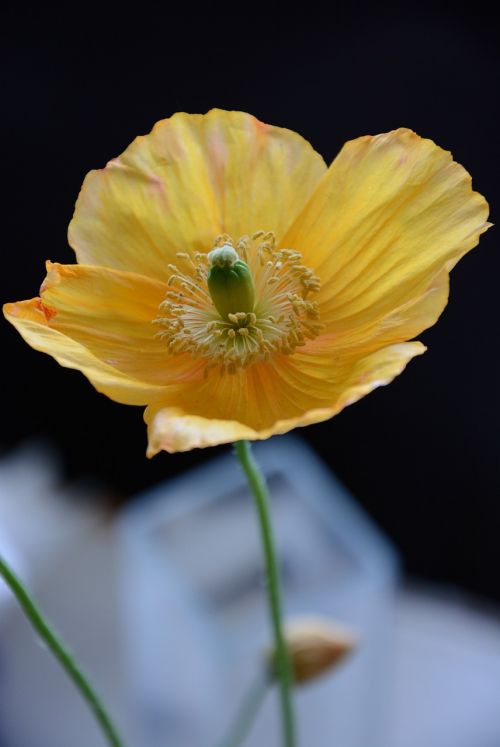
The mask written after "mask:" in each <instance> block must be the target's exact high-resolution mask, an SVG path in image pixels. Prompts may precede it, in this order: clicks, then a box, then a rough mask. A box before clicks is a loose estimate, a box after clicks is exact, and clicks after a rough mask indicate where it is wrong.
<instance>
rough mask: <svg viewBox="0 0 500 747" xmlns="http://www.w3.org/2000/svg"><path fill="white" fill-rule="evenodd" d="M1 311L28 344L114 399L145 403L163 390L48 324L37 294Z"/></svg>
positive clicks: (134, 403)
mask: <svg viewBox="0 0 500 747" xmlns="http://www.w3.org/2000/svg"><path fill="white" fill-rule="evenodd" d="M3 311H4V314H5V318H6V319H7V320H8V321H9V322H11V323H12V324H13V325H14V327H16V329H17V330H18V332H19V333H20V334H21V335H22V337H23V338H24V340H26V342H27V343H28V344H29V345H31V347H33V348H35V350H40V351H41V352H42V353H48V354H49V355H51V356H52V357H53V358H55V359H56V361H57V362H58V363H59V364H60V365H61V366H66V367H67V368H76V369H78V370H79V371H81V372H82V373H83V374H84V375H85V376H86V377H87V378H88V379H89V380H90V382H91V383H92V384H93V385H94V386H95V388H96V389H97V390H98V391H99V392H102V393H103V394H105V395H106V396H108V397H110V398H111V399H113V400H115V401H116V402H121V403H122V404H126V405H145V404H147V403H148V402H151V400H152V399H154V398H155V397H158V396H159V395H160V394H162V393H163V394H164V393H165V391H166V389H165V387H162V386H154V385H151V384H147V383H146V382H143V381H138V380H137V379H133V378H131V377H130V376H126V375H125V374H123V373H121V372H120V371H117V370H116V369H114V368H112V367H111V366H109V365H107V364H106V363H103V361H101V360H99V359H98V358H96V357H95V356H94V355H92V353H91V352H90V351H89V350H88V349H87V348H85V347H84V346H83V345H81V344H79V343H78V342H76V341H75V340H72V339H71V338H70V337H67V336H66V335H64V334H62V333H61V332H59V331H58V330H57V329H53V328H52V327H50V326H49V318H48V314H47V310H46V309H44V307H43V305H42V304H41V302H40V299H39V298H33V299H31V300H30V301H20V302H19V303H8V304H5V306H4V308H3Z"/></svg>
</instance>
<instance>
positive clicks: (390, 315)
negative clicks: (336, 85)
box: [283, 129, 489, 345]
mask: <svg viewBox="0 0 500 747" xmlns="http://www.w3.org/2000/svg"><path fill="white" fill-rule="evenodd" d="M487 215H488V205H487V203H486V201H485V200H484V198H483V197H482V196H481V195H479V194H478V193H476V192H473V191H472V188H471V180H470V176H469V174H468V173H467V172H466V171H465V169H464V168H462V166H460V165H459V164H457V163H455V162H454V161H453V160H452V157H451V154H450V153H448V152H446V151H444V150H442V149H441V148H439V147H438V146H436V145H435V144H434V143H433V142H432V141H431V140H426V139H422V138H420V137H419V136H418V135H416V134H415V133H414V132H412V131H411V130H406V129H399V130H395V131H393V132H389V133H386V134H383V135H377V136H375V137H371V136H367V137H361V138H358V139H357V140H353V141H351V142H349V143H347V144H346V145H345V146H344V148H343V149H342V151H341V152H340V154H339V155H338V157H337V158H336V159H335V161H334V162H333V164H332V165H331V167H330V169H329V170H328V173H327V174H326V175H325V177H324V178H323V180H322V181H321V183H320V185H319V186H318V188H317V190H316V192H315V193H314V194H313V196H312V197H311V199H310V201H309V202H308V204H307V205H306V206H305V207H304V209H303V211H302V213H301V215H300V216H299V217H298V219H297V220H296V222H295V223H294V225H293V226H292V227H291V228H290V230H289V231H288V232H287V234H286V236H285V237H284V239H283V243H285V244H286V245H287V246H291V247H293V248H295V249H298V250H299V251H302V252H303V254H304V259H305V261H306V264H309V265H312V266H313V267H314V268H315V270H316V272H317V273H318V275H319V276H320V277H321V281H322V290H321V293H320V296H319V298H318V301H319V304H320V309H321V319H322V321H323V322H324V323H326V325H327V329H328V331H330V332H335V333H337V334H338V335H340V336H343V335H346V334H347V332H348V331H349V330H351V331H353V333H354V335H356V333H359V332H360V331H361V330H363V329H364V330H365V331H364V334H365V336H366V335H369V330H370V329H371V330H372V331H374V332H375V333H376V334H378V333H380V332H382V333H384V332H385V331H386V330H387V328H390V329H391V330H392V340H393V341H397V340H399V341H402V340H406V339H409V338H410V337H413V336H415V335H417V334H419V333H420V332H421V331H422V330H423V329H425V328H426V327H428V326H430V325H432V324H433V323H434V322H435V321H436V319H437V318H438V316H439V314H440V313H441V311H442V309H443V307H444V306H445V305H446V296H447V283H448V273H449V271H450V270H451V269H452V267H453V266H454V264H455V263H456V262H457V261H458V260H459V259H460V257H461V256H462V255H463V254H465V253H466V252H467V251H469V250H470V249H472V248H473V247H474V246H476V244H477V243H478V240H479V235H480V234H481V233H482V232H483V231H485V230H486V229H487V228H488V225H489V224H488V223H486V219H487ZM424 297H425V300H422V299H424ZM396 328H397V331H396ZM379 344H380V341H379V342H378V343H377V345H379Z"/></svg>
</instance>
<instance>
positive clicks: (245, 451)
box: [235, 441, 295, 747]
mask: <svg viewBox="0 0 500 747" xmlns="http://www.w3.org/2000/svg"><path fill="white" fill-rule="evenodd" d="M235 451H236V455H237V456H238V459H239V460H240V462H241V466H242V467H243V471H244V472H245V475H246V477H247V480H248V484H249V486H250V488H251V491H252V493H253V496H254V499H255V506H256V509H257V515H258V519H259V525H260V532H261V538H262V547H263V550H264V558H265V564H266V578H267V594H268V603H269V611H270V614H271V622H272V628H273V633H274V648H275V656H276V676H277V678H278V683H279V688H280V697H281V715H282V722H283V745H284V747H295V725H294V716H293V707H292V686H293V681H292V669H291V665H290V658H289V655H288V650H287V646H286V644H285V638H284V635H283V623H282V612H281V591H280V580H279V573H278V564H277V561H276V549H275V542H274V538H273V532H272V528H271V519H270V511H269V492H268V490H267V486H266V481H265V479H264V476H263V474H262V472H261V471H260V469H259V467H258V465H257V463H256V461H255V460H254V458H253V455H252V451H251V447H250V444H249V443H248V441H236V443H235Z"/></svg>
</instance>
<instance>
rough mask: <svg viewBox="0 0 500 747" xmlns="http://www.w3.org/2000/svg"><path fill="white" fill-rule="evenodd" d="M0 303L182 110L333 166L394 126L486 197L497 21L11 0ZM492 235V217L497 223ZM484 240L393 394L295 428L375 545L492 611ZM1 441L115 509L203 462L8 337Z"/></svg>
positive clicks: (491, 306) (376, 12) (494, 406)
mask: <svg viewBox="0 0 500 747" xmlns="http://www.w3.org/2000/svg"><path fill="white" fill-rule="evenodd" d="M2 28H3V31H2V35H3V39H2V56H3V60H2V63H1V75H2V84H1V91H0V96H1V100H2V102H3V103H4V107H3V110H4V111H3V114H2V120H1V121H2V125H3V134H2V178H1V183H2V188H3V191H4V194H3V201H2V205H3V207H4V210H3V211H2V214H3V215H2V230H1V232H0V236H1V241H2V258H3V261H2V278H1V279H2V288H1V296H2V300H5V301H7V300H9V301H11V300H19V299H22V298H29V297H32V296H34V295H36V294H37V292H38V287H39V284H40V282H41V280H42V279H43V276H44V268H43V262H44V260H45V259H46V258H50V259H53V260H56V261H61V262H72V261H73V257H72V252H71V250H70V249H69V247H68V245H67V241H66V228H67V224H68V222H69V220H70V217H71V214H72V210H73V205H74V201H75V199H76V196H77V194H78V191H79V188H80V184H81V182H82V179H83V177H84V175H85V174H86V172H87V171H88V170H89V169H91V168H95V167H100V166H103V165H104V164H105V163H106V161H107V160H109V159H110V158H111V157H113V156H115V155H118V154H119V153H120V152H121V151H122V150H123V149H124V148H125V147H126V146H127V145H128V143H129V142H130V141H131V140H132V139H133V138H134V137H135V136H136V135H137V134H141V133H146V132H148V131H149V130H150V128H151V126H152V125H153V124H154V122H155V121H156V120H158V119H161V118H163V117H167V116H169V115H170V114H172V113H173V112H175V111H178V110H183V111H189V112H204V111H206V110H208V109H209V108H211V107H213V106H219V107H222V108H228V109H229V108H232V109H242V110H245V111H249V112H251V113H253V114H255V115H256V116H258V117H259V118H260V119H262V120H264V121H267V122H270V123H273V124H278V125H283V126H286V127H289V128H291V129H294V130H297V131H298V132H300V133H301V134H302V135H304V136H305V137H306V138H307V139H308V140H310V141H311V142H312V144H313V146H314V147H315V148H316V149H317V150H318V151H320V152H321V153H322V154H323V155H324V156H325V158H326V159H327V160H331V159H332V158H333V156H334V155H335V153H336V152H337V151H338V149H339V148H340V147H341V145H342V144H343V142H344V141H345V140H347V139H351V138H354V137H357V136H359V135H362V134H373V133H378V132H383V131H386V130H388V129H392V128H394V127H397V126H400V125H404V126H408V127H411V128H412V129H414V130H416V131H417V132H418V133H420V134H422V135H424V136H427V137H431V138H432V139H433V140H435V141H436V142H437V143H439V144H440V145H441V146H443V147H445V148H446V149H449V150H451V151H452V152H453V154H454V156H455V158H456V159H457V160H458V161H459V162H461V163H463V164H464V165H465V166H466V168H467V169H468V170H469V171H470V172H471V173H472V175H473V178H474V184H475V188H476V189H477V190H479V191H480V192H482V193H483V194H485V195H486V197H487V198H488V199H489V201H490V204H491V205H492V208H493V213H494V208H495V204H496V203H497V199H498V191H499V187H498V106H497V100H498V99H497V96H498V88H497V81H498V54H497V49H496V45H497V42H498V26H496V25H495V24H494V21H493V19H492V18H491V16H490V14H487V13H486V12H485V11H484V10H483V8H482V6H481V5H479V4H477V3H471V4H469V6H468V9H465V8H461V7H460V6H457V5H456V4H453V5H452V4H450V5H448V6H442V7H441V8H437V7H436V6H435V5H434V6H433V7H432V8H431V7H430V6H425V5H422V4H421V3H419V4H418V7H417V6H415V7H412V6H411V5H408V6H406V7H399V6H396V5H394V6H380V5H379V4H378V5H372V6H370V7H363V6H362V5H360V4H356V6H352V5H350V4H347V3H344V4H339V5H331V6H330V8H329V11H328V13H326V11H321V12H320V11H319V10H318V9H317V8H315V7H314V5H313V4H311V3H304V4H302V5H301V6H300V7H298V8H297V9H295V10H292V9H291V8H285V7H280V6H278V5H275V4H273V3H262V4H258V5H256V4H255V3H253V4H252V5H245V4H241V3H238V4H237V3H234V4H233V5H232V6H228V7H227V9H225V8H223V7H222V6H220V5H218V4H214V3H210V5H207V6H205V10H204V11H200V10H199V9H198V8H197V7H196V6H194V5H186V7H185V8H184V10H183V11H179V8H177V11H176V12H175V13H174V12H173V10H172V6H171V5H169V4H168V2H164V3H162V4H157V3H145V2H143V3H140V4H137V5H136V6H134V8H133V9H131V10H127V9H126V6H125V5H122V6H120V7H115V8H110V6H106V5H105V4H103V5H102V6H100V7H96V6H93V7H92V6H90V5H88V4H78V5H75V4H66V5H65V6H63V7H62V8H56V7H53V8H51V7H46V6H45V7H40V8H38V9H33V8H27V7H26V6H21V7H19V6H17V5H16V6H12V7H10V8H9V7H7V9H6V10H5V11H4V13H3V23H2ZM493 220H494V214H493ZM497 241H498V239H497V233H496V231H495V229H493V230H491V231H490V232H489V233H488V234H487V235H486V236H485V237H483V239H482V240H481V244H480V247H479V248H478V249H476V250H474V252H472V254H470V255H468V256H467V257H466V258H465V259H464V260H463V261H462V262H461V263H460V264H459V266H458V267H457V268H456V269H455V270H454V272H453V276H452V293H451V302H450V305H449V306H448V308H447V309H446V311H445V313H444V314H443V316H442V318H441V319H440V321H439V323H438V324H437V326H436V327H434V328H433V329H431V330H429V331H428V332H426V333H425V334H424V335H422V339H423V341H424V342H425V343H426V344H427V345H428V346H429V351H428V352H427V353H426V354H425V356H423V357H422V358H419V359H417V360H416V361H415V362H413V363H411V364H410V366H409V368H408V369H407V371H406V372H405V373H404V374H403V375H402V376H401V377H400V378H398V379H397V380H396V381H395V382H394V383H393V384H391V386H390V387H387V388H383V389H380V390H377V391H376V392H374V393H373V394H371V395H370V396H368V397H367V398H365V399H364V400H362V401H361V402H360V403H358V404H356V405H354V406H353V407H350V408H348V409H347V410H345V411H344V412H343V413H342V414H340V415H339V416H337V417H336V418H334V419H333V420H331V421H329V422H326V423H322V424H319V425H316V426H312V427H309V428H307V429H304V430H302V431H300V435H302V436H304V437H305V438H306V439H307V440H308V441H309V442H310V443H311V444H313V445H314V447H315V448H316V449H317V451H318V452H319V453H320V454H321V456H322V457H323V458H324V459H325V460H326V461H327V462H328V464H330V465H331V466H332V467H333V468H334V469H335V470H336V471H337V473H338V474H339V476H340V477H341V478H342V479H343V480H344V482H345V483H346V484H347V486H348V487H349V488H350V489H351V490H352V491H353V492H354V493H355V494H356V495H357V496H358V498H359V499H360V501H361V502H362V504H363V505H364V506H365V507H366V508H367V509H368V510H369V511H370V513H371V514H372V515H373V516H374V517H375V518H376V519H377V520H378V521H379V523H380V524H381V525H382V526H383V527H384V528H385V529H386V530H387V532H388V533H389V535H390V536H391V537H392V538H393V539H394V540H395V542H396V543H397V545H398V546H399V547H400V549H401V550H402V552H403V555H404V558H405V559H406V562H407V566H408V568H409V569H410V570H411V571H412V572H416V573H418V574H421V575H424V576H427V577H429V578H432V579H436V580H439V581H445V582H449V583H452V584H460V585H463V586H465V587H468V588H469V589H472V590H475V591H476V592H479V593H482V594H485V595H490V596H493V597H496V598H497V599H500V573H499V571H498V569H499V568H500V543H499V540H498V537H499V532H500V495H499V493H500V491H499V487H500V486H499V483H500V477H499V474H500V467H499V455H498V432H499V415H500V413H499V397H498V380H499V353H498V337H499V336H498V318H499V315H498V303H499V302H498V271H499V269H500V268H499V255H498V250H497ZM0 333H1V350H2V374H3V389H2V394H3V396H2V400H1V402H2V419H1V422H2V428H1V434H2V440H3V443H4V446H5V447H6V448H7V449H8V448H10V447H12V446H13V445H15V444H16V443H18V442H20V441H22V440H23V439H26V437H28V436H30V435H36V434H39V435H48V436H50V437H51V438H52V439H53V440H55V442H56V443H57V445H58V447H59V448H60V450H61V451H62V453H63V456H64V461H65V464H66V466H67V474H68V476H76V475H79V476H81V475H89V476H97V477H99V478H102V479H104V480H105V481H106V482H107V483H108V484H109V485H110V486H112V487H113V488H114V489H115V492H116V494H117V495H121V496H122V497H125V496H127V495H128V494H130V493H132V492H133V491H136V490H138V489H140V488H142V487H144V486H146V485H148V484H151V483H153V482H155V481H157V480H159V479H163V478H165V477H168V476H171V475H173V474H174V473H176V472H178V471H181V470H185V469H186V468H188V467H189V466H191V465H193V464H194V463H196V462H198V461H199V460H201V459H205V458H208V457H210V456H212V455H213V454H214V453H215V452H214V451H213V450H204V451H196V452H191V453H189V454H180V455H175V456H169V455H167V454H161V455H159V456H158V457H156V458H155V459H154V460H153V461H146V459H145V456H144V452H145V445H146V434H145V427H144V425H143V422H142V415H141V409H140V408H132V407H125V406H121V405H118V404H115V403H113V402H111V401H109V400H107V399H106V398H105V397H103V396H102V395H99V394H97V393H96V392H95V391H94V390H93V389H92V387H91V386H89V384H88V383H87V381H86V380H85V379H84V378H83V376H82V375H81V374H79V373H77V372H72V371H68V370H66V369H62V368H60V367H59V366H58V365H57V364H56V363H55V362H54V361H53V360H52V359H50V358H49V357H47V356H44V355H41V354H39V353H36V352H35V351H33V350H31V349H30V348H29V347H28V346H27V345H26V344H25V343H24V342H22V340H21V338H20V337H19V336H18V335H17V333H16V332H15V331H14V330H13V329H12V328H11V327H10V326H9V325H8V324H7V323H4V324H3V325H2V326H1V328H0Z"/></svg>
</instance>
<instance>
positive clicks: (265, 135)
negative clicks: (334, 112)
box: [69, 109, 326, 280]
mask: <svg viewBox="0 0 500 747" xmlns="http://www.w3.org/2000/svg"><path fill="white" fill-rule="evenodd" d="M325 171H326V166H325V164H324V161H323V159H322V158H321V156H320V155H318V153H316V152H315V151H314V150H313V148H312V147H311V146H310V145H309V143H308V142H307V141H306V140H304V139H303V138H302V137H300V135H297V134H296V133H295V132H292V131H290V130H286V129H283V128H281V127H273V126H271V125H265V124H263V123H262V122H259V120H257V119H255V117H253V116H251V115H250V114H245V113H243V112H227V111H221V110H218V109H213V110H212V111H210V112H209V113H208V114H206V115H200V114H184V113H179V114H175V115H174V116H173V117H171V118H170V119H165V120H163V121H161V122H158V123H157V124H156V125H155V127H154V128H153V130H152V132H151V133H150V134H149V135H146V136H144V137H139V138H136V140H134V142H133V143H132V144H131V145H130V146H129V147H128V148H127V150H126V151H125V152H124V153H123V154H122V155H121V156H120V157H119V158H115V159H114V160H112V161H110V162H109V163H108V165H107V166H106V168H105V169H101V170H98V171H91V172H90V173H89V174H88V175H87V177H86V179H85V181H84V184H83V187H82V191H81V193H80V196H79V198H78V201H77V204H76V209H75V214H74V217H73V220H72V222H71V224H70V227H69V241H70V244H71V246H72V247H73V248H74V249H75V251H76V254H77V258H78V261H79V262H81V263H83V264H86V263H88V264H96V265H105V266H108V267H116V268H119V269H125V270H131V271H134V272H137V273H140V274H143V275H147V276H149V277H153V278H155V279H160V280H161V279H165V277H166V273H167V265H168V263H169V262H174V261H175V253H176V252H180V251H182V252H186V251H188V252H192V251H202V252H207V251H209V250H210V249H211V248H212V246H213V240H214V238H215V236H216V235H217V234H220V233H224V232H225V233H229V234H231V235H232V236H234V237H235V238H237V237H239V236H240V235H243V234H251V233H253V232H255V231H257V230H261V229H262V230H273V231H275V232H277V234H278V235H281V234H282V233H283V232H284V231H285V230H286V229H287V228H288V226H289V225H290V223H291V221H292V220H293V218H294V217H295V215H297V214H298V212H299V211H300V210H301V209H302V207H303V205H304V204H305V202H306V201H307V199H308V198H309V196H310V195H311V193H312V191H313V190H314V188H315V187H316V185H317V183H318V181H319V180H320V178H321V176H322V175H323V174H324V172H325Z"/></svg>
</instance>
